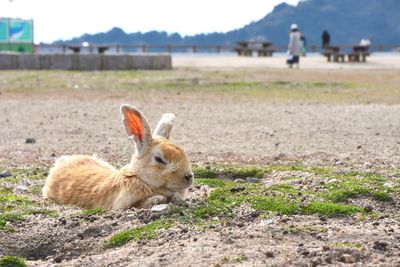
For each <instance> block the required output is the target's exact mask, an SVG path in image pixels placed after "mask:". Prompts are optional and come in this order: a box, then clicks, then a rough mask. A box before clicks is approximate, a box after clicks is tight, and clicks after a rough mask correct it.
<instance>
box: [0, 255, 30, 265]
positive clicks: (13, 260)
mask: <svg viewBox="0 0 400 267" xmlns="http://www.w3.org/2000/svg"><path fill="white" fill-rule="evenodd" d="M26 266H27V265H26V263H25V260H24V259H23V258H21V257H16V256H4V257H1V258H0V267H26Z"/></svg>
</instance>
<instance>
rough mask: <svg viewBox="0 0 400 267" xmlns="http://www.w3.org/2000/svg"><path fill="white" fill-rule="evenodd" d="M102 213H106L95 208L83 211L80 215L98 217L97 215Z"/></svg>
mask: <svg viewBox="0 0 400 267" xmlns="http://www.w3.org/2000/svg"><path fill="white" fill-rule="evenodd" d="M104 212H106V210H105V209H102V208H95V209H89V210H83V211H82V214H85V215H98V214H103V213H104Z"/></svg>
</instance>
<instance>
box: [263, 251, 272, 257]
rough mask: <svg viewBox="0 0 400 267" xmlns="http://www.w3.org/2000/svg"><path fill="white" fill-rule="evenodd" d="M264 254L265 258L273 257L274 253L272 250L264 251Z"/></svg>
mask: <svg viewBox="0 0 400 267" xmlns="http://www.w3.org/2000/svg"><path fill="white" fill-rule="evenodd" d="M265 256H267V258H273V257H274V253H273V252H272V251H267V252H265Z"/></svg>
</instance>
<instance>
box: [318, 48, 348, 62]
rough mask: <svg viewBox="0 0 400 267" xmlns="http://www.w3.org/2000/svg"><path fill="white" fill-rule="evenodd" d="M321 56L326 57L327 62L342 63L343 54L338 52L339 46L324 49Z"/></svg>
mask: <svg viewBox="0 0 400 267" xmlns="http://www.w3.org/2000/svg"><path fill="white" fill-rule="evenodd" d="M322 54H323V55H324V56H325V57H326V59H327V60H328V62H331V61H333V62H344V58H345V54H344V53H341V52H340V47H339V46H328V47H324V50H323V52H322Z"/></svg>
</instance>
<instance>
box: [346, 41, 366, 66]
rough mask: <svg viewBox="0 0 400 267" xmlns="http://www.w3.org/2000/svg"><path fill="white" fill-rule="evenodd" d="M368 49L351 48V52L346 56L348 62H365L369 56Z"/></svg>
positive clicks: (360, 47)
mask: <svg viewBox="0 0 400 267" xmlns="http://www.w3.org/2000/svg"><path fill="white" fill-rule="evenodd" d="M368 49H369V47H368V46H363V45H355V46H353V51H352V52H350V53H348V54H347V56H348V59H349V62H366V61H367V57H368V56H370V53H369V52H368Z"/></svg>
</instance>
